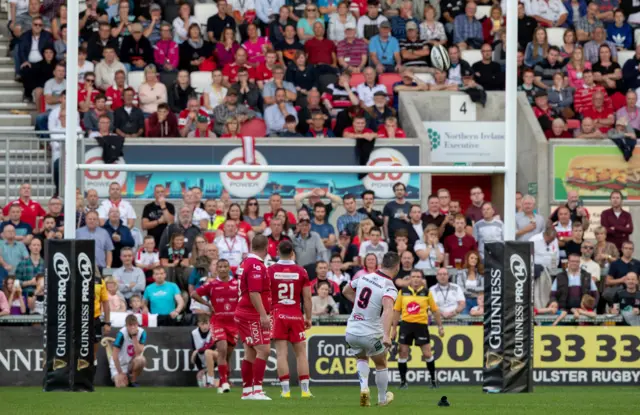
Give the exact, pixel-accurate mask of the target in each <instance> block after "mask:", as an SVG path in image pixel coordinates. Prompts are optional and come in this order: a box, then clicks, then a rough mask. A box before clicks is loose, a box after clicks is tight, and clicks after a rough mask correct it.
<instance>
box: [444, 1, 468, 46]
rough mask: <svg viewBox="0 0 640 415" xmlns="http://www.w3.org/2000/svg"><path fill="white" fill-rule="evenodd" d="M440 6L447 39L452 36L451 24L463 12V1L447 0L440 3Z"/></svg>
mask: <svg viewBox="0 0 640 415" xmlns="http://www.w3.org/2000/svg"><path fill="white" fill-rule="evenodd" d="M440 8H441V10H442V22H443V23H444V28H445V31H446V32H447V37H448V38H449V39H451V38H453V27H454V26H453V24H454V21H455V18H456V17H458V16H459V15H461V14H464V1H463V0H448V1H446V2H443V3H441V5H440Z"/></svg>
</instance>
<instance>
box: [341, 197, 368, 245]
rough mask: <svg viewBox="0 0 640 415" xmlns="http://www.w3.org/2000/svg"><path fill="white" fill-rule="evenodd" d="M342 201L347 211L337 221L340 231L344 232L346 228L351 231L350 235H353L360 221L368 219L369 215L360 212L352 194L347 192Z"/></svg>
mask: <svg viewBox="0 0 640 415" xmlns="http://www.w3.org/2000/svg"><path fill="white" fill-rule="evenodd" d="M342 203H343V206H344V209H345V211H346V212H345V213H344V214H343V215H341V216H340V217H338V220H337V222H336V225H337V227H338V232H342V231H343V230H345V229H346V230H347V231H349V234H350V235H353V234H354V233H355V231H356V227H357V225H358V224H359V223H360V221H362V220H364V219H366V218H367V215H365V214H363V213H361V212H358V210H357V204H356V198H355V196H354V195H352V194H346V195H345V196H344V197H343V198H342Z"/></svg>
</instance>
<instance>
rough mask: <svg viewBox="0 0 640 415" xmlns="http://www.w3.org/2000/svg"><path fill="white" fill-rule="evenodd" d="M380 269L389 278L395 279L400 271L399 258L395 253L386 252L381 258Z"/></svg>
mask: <svg viewBox="0 0 640 415" xmlns="http://www.w3.org/2000/svg"><path fill="white" fill-rule="evenodd" d="M382 269H383V270H384V273H385V274H387V275H388V276H389V277H391V278H395V277H396V275H398V272H399V271H400V256H398V254H397V253H395V252H387V253H386V254H384V257H382Z"/></svg>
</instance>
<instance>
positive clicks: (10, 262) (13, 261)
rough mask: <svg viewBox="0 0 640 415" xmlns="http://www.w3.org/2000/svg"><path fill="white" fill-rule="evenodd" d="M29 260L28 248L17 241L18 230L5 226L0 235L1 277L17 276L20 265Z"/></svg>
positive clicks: (11, 226)
mask: <svg viewBox="0 0 640 415" xmlns="http://www.w3.org/2000/svg"><path fill="white" fill-rule="evenodd" d="M28 258H29V253H28V251H27V247H26V246H25V244H24V243H22V242H19V241H17V240H16V228H14V227H13V225H5V227H4V228H3V229H2V234H1V235H0V266H2V268H3V269H2V270H0V277H5V276H7V275H16V268H17V267H18V264H20V262H21V261H23V260H25V259H28ZM2 274H4V275H2Z"/></svg>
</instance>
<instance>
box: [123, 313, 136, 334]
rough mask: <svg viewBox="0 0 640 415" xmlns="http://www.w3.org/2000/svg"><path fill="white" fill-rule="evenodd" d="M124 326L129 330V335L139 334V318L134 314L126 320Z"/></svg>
mask: <svg viewBox="0 0 640 415" xmlns="http://www.w3.org/2000/svg"><path fill="white" fill-rule="evenodd" d="M124 325H125V327H126V328H127V332H128V333H129V335H132V336H133V335H135V334H136V333H137V332H138V318H137V317H136V316H135V315H133V314H129V315H128V316H127V317H126V318H125V319H124Z"/></svg>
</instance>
